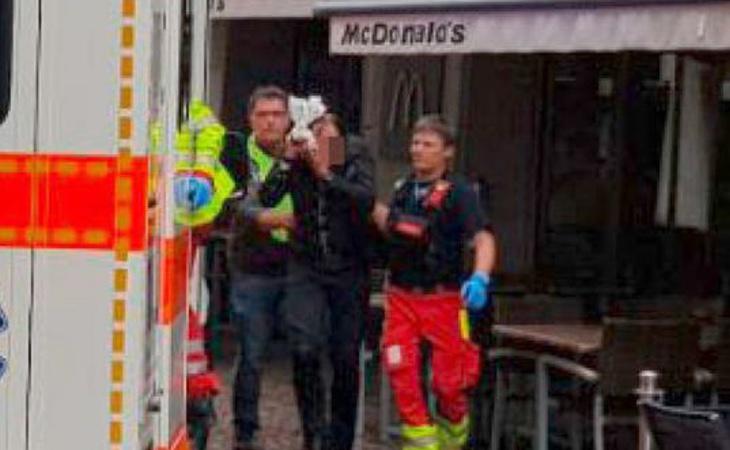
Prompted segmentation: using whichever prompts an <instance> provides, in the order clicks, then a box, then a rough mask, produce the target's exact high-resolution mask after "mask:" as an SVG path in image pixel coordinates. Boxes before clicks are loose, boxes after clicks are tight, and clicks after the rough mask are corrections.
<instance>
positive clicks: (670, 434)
mask: <svg viewBox="0 0 730 450" xmlns="http://www.w3.org/2000/svg"><path fill="white" fill-rule="evenodd" d="M639 412H640V414H641V417H642V420H645V421H646V424H647V425H648V428H649V431H650V433H651V435H652V438H653V441H654V444H655V445H656V448H657V450H730V430H729V429H728V427H727V424H726V423H725V422H724V421H723V420H722V417H721V415H720V414H719V413H717V412H713V411H698V410H690V409H686V408H676V407H674V408H673V407H668V406H663V405H660V404H658V403H655V402H643V401H642V402H639Z"/></svg>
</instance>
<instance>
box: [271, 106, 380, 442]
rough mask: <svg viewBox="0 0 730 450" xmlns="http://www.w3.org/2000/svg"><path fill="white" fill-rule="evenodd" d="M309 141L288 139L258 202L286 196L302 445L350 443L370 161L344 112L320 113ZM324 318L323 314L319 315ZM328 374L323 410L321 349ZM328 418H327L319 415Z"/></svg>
mask: <svg viewBox="0 0 730 450" xmlns="http://www.w3.org/2000/svg"><path fill="white" fill-rule="evenodd" d="M310 127H311V132H312V139H311V140H310V141H309V143H305V141H300V142H298V143H295V142H292V143H291V144H290V146H289V149H290V150H291V151H290V152H289V153H288V154H287V155H286V156H285V159H288V161H286V162H284V161H281V162H279V163H278V164H277V166H276V167H275V168H274V169H272V171H271V174H270V175H269V177H268V178H267V179H266V181H265V182H264V185H263V186H262V189H261V191H260V199H261V202H262V204H263V205H270V204H274V203H276V202H277V201H279V199H280V198H281V195H282V194H283V193H285V192H290V193H291V196H292V200H293V203H294V213H295V217H296V226H295V229H294V232H293V233H292V235H293V236H292V242H291V246H292V258H291V260H290V264H289V276H290V286H289V290H288V292H287V295H286V300H285V304H286V309H287V311H288V313H290V315H291V317H292V318H293V319H294V320H287V330H288V333H289V340H290V344H291V346H292V352H293V356H294V387H295V388H296V394H297V403H298V406H299V413H300V416H301V421H302V428H303V430H304V446H303V448H304V449H305V450H351V449H352V446H353V441H354V437H355V422H356V417H357V408H358V386H359V385H358V383H359V354H360V345H361V341H362V334H363V326H364V325H363V324H364V317H363V315H364V306H365V301H366V298H365V296H366V293H367V292H368V290H367V286H368V282H369V277H368V258H367V252H368V247H367V245H368V225H369V222H370V212H371V210H372V208H373V203H374V201H375V194H374V181H373V175H374V174H373V172H374V169H373V160H372V158H371V157H370V155H369V154H368V151H367V149H366V147H365V145H364V143H363V142H362V141H360V140H359V139H357V138H355V137H353V136H346V133H345V129H344V125H343V123H342V120H340V118H339V117H338V116H336V115H334V114H325V115H324V116H322V117H320V118H318V119H316V120H315V121H314V123H312V124H311V126H310ZM327 318H329V321H326V320H325V319H327ZM325 348H328V350H329V356H330V361H331V363H332V369H333V377H332V386H331V395H330V396H329V397H330V413H329V414H325V408H324V406H325V393H324V390H323V386H324V383H323V380H322V373H321V367H320V354H321V352H322V350H323V349H325ZM325 416H329V418H330V423H329V424H328V425H325V422H324V418H325Z"/></svg>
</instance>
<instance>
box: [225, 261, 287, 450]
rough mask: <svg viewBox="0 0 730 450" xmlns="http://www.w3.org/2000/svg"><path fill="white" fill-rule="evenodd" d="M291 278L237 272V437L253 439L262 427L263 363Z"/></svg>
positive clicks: (234, 304) (233, 302)
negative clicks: (260, 416)
mask: <svg viewBox="0 0 730 450" xmlns="http://www.w3.org/2000/svg"><path fill="white" fill-rule="evenodd" d="M286 286H287V279H286V277H284V276H279V277H269V276H262V275H253V274H242V273H234V274H233V280H232V283H231V302H230V303H231V309H232V312H233V318H234V320H235V323H236V327H237V331H238V338H239V344H240V353H239V357H238V369H237V373H236V381H235V385H234V399H233V411H234V421H235V428H236V439H237V440H239V441H242V440H249V439H251V438H252V437H253V435H254V433H255V432H256V431H257V430H258V429H259V414H258V412H259V408H258V400H259V392H260V386H261V365H262V361H263V358H264V356H265V351H266V347H267V344H268V343H269V340H270V339H271V337H272V335H273V334H274V330H275V329H276V323H277V322H278V321H279V318H280V317H281V312H282V306H283V305H282V302H283V301H284V294H285V292H286Z"/></svg>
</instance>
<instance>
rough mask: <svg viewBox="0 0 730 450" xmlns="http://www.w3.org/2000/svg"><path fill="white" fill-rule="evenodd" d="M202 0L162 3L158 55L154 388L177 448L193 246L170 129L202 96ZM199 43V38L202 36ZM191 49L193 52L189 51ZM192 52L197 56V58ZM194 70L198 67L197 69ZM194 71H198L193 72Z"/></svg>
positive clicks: (182, 424)
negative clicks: (177, 200) (177, 193)
mask: <svg viewBox="0 0 730 450" xmlns="http://www.w3.org/2000/svg"><path fill="white" fill-rule="evenodd" d="M206 3H207V2H206V0H183V1H180V2H165V4H164V8H165V14H166V20H165V23H166V28H165V40H166V45H165V55H164V57H163V61H164V63H163V67H162V72H163V80H164V84H163V91H164V92H165V93H166V95H164V98H165V102H164V107H163V117H162V122H163V123H164V126H163V128H164V142H165V145H164V147H163V148H164V155H163V157H162V169H161V179H160V181H161V187H160V200H161V201H160V210H159V214H160V217H159V222H160V239H159V241H158V243H157V245H158V247H157V252H158V259H159V267H160V270H159V271H158V274H159V277H160V279H159V283H158V284H159V293H158V294H159V307H158V314H157V318H158V328H157V337H158V341H157V354H158V358H157V361H158V367H157V374H158V377H157V380H158V381H157V392H158V394H159V406H160V414H159V422H158V430H157V446H158V447H162V448H170V449H175V448H181V447H182V446H183V445H184V442H185V440H186V395H185V394H186V393H185V370H186V361H185V351H186V338H187V306H188V302H189V297H188V293H189V292H190V290H191V286H192V285H193V283H191V276H192V274H193V271H192V263H191V262H192V261H193V259H194V248H193V246H192V242H191V230H189V229H187V228H185V227H182V226H180V225H178V224H176V223H175V220H174V201H173V200H174V199H173V195H172V192H173V189H172V182H173V177H174V168H175V149H174V142H175V133H176V132H177V130H178V129H179V127H180V124H182V123H183V122H184V121H185V120H186V119H187V115H188V111H187V107H188V105H189V102H190V99H191V98H192V96H193V95H196V96H200V97H202V93H203V92H202V90H201V88H200V86H202V85H203V83H204V75H200V72H199V64H200V63H201V60H203V61H202V62H203V63H204V57H205V55H204V52H203V53H202V54H201V53H197V50H196V49H198V46H199V45H201V44H200V43H199V42H198V41H196V36H197V39H200V38H202V39H204V35H201V34H199V33H204V31H202V32H201V31H199V30H198V28H199V26H198V25H199V20H204V19H203V18H204V17H205V16H206V15H207V4H206ZM203 42H204V41H203ZM194 53H196V56H194ZM196 57H197V61H196ZM196 71H198V72H196ZM194 73H197V74H198V75H194Z"/></svg>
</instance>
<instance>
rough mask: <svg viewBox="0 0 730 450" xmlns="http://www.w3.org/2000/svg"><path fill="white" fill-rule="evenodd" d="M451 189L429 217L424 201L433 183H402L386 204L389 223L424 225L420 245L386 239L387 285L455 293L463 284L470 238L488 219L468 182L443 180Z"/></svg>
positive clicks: (393, 236)
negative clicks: (403, 220)
mask: <svg viewBox="0 0 730 450" xmlns="http://www.w3.org/2000/svg"><path fill="white" fill-rule="evenodd" d="M446 180H447V181H449V182H450V183H451V188H450V190H449V191H448V194H447V195H446V197H445V198H444V200H443V202H442V204H441V207H440V208H438V209H437V210H432V211H428V210H427V208H426V206H425V204H424V200H425V198H426V197H427V196H428V195H429V194H430V192H431V190H432V187H433V184H434V182H426V183H424V182H418V181H416V180H415V179H414V177H412V176H411V177H409V178H407V179H405V180H404V181H402V182H401V183H400V185H399V186H398V187H397V188H396V191H395V194H394V196H393V200H392V202H391V204H390V209H391V216H390V217H391V220H397V217H398V216H399V215H403V214H406V215H410V216H416V217H420V218H423V219H426V220H427V221H428V232H427V236H428V239H426V240H425V241H422V242H418V241H414V240H412V239H407V238H403V237H399V236H398V235H397V234H396V233H391V234H390V236H389V264H388V267H389V269H390V282H391V284H393V285H395V286H400V287H404V288H421V289H433V288H435V287H437V286H439V285H440V286H444V287H447V288H457V287H458V286H459V285H460V284H461V283H462V282H463V281H464V279H465V278H466V275H467V274H466V256H467V248H468V246H469V245H470V244H471V242H472V239H473V238H474V236H475V235H476V234H477V233H478V232H479V231H482V230H485V229H486V228H487V218H486V217H485V213H484V212H483V211H482V208H481V207H480V204H479V201H478V198H477V194H476V192H475V190H474V189H473V188H472V187H471V185H470V184H469V183H468V181H467V180H466V179H464V178H463V177H460V176H447V177H446Z"/></svg>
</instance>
